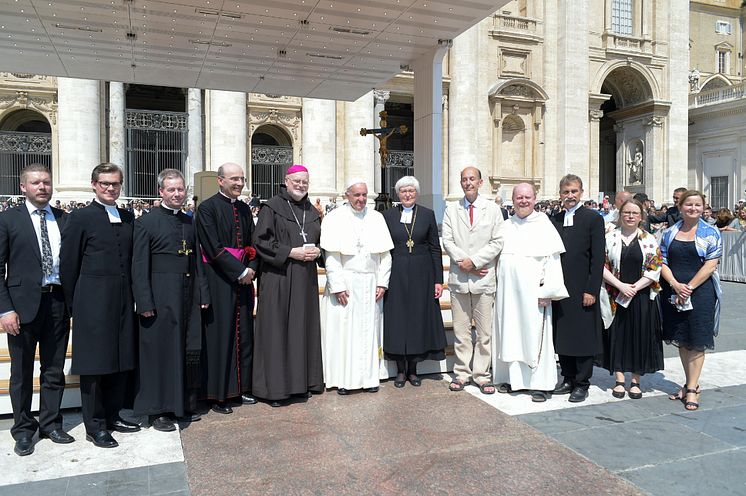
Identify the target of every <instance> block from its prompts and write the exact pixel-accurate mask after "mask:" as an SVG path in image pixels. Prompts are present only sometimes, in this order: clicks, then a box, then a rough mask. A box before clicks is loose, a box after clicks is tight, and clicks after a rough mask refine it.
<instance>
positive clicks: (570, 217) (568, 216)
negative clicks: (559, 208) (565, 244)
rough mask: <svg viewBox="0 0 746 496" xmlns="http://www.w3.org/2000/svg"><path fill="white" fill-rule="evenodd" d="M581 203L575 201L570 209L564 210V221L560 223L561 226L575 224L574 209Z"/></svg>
mask: <svg viewBox="0 0 746 496" xmlns="http://www.w3.org/2000/svg"><path fill="white" fill-rule="evenodd" d="M580 207H582V205H581V204H580V202H578V203H576V204H575V206H574V207H572V208H571V209H570V210H568V211H566V212H565V222H564V223H563V224H562V227H570V226H573V225H575V224H574V222H575V211H577V210H578V209H579V208H580Z"/></svg>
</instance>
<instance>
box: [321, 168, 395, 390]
mask: <svg viewBox="0 0 746 496" xmlns="http://www.w3.org/2000/svg"><path fill="white" fill-rule="evenodd" d="M345 196H346V197H347V204H346V205H345V206H344V207H341V208H337V209H334V210H332V211H331V212H329V214H327V216H326V217H325V218H324V221H323V222H322V223H321V248H322V249H323V250H324V257H325V263H326V289H325V291H324V297H323V299H322V301H321V347H322V348H321V349H322V353H321V354H322V357H323V363H324V381H325V382H326V387H327V388H337V392H338V393H339V394H347V393H348V391H349V390H351V389H363V390H365V391H366V392H369V393H375V392H377V391H378V386H379V381H380V379H381V378H387V377H388V372H387V370H386V366H385V361H384V360H383V295H384V293H385V292H386V288H388V284H389V276H390V274H391V254H390V253H389V250H391V249H392V248H393V247H394V243H393V242H392V241H391V235H390V234H389V230H388V228H387V227H386V221H385V220H384V218H383V216H382V215H381V214H380V213H379V212H376V211H375V210H373V209H372V208H368V207H367V206H366V203H367V200H368V187H367V186H366V184H365V182H363V181H362V180H358V179H352V180H351V181H349V182H348V186H347V190H346V192H345Z"/></svg>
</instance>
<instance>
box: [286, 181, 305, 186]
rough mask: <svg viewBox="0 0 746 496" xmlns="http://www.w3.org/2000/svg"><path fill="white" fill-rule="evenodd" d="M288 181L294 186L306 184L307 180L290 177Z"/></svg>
mask: <svg viewBox="0 0 746 496" xmlns="http://www.w3.org/2000/svg"><path fill="white" fill-rule="evenodd" d="M290 182H291V183H293V184H295V185H296V186H308V181H304V180H303V179H290Z"/></svg>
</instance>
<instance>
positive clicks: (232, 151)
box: [207, 90, 249, 187]
mask: <svg viewBox="0 0 746 496" xmlns="http://www.w3.org/2000/svg"><path fill="white" fill-rule="evenodd" d="M209 98H210V110H209V122H210V123H209V133H210V145H209V147H210V153H209V155H208V156H209V161H208V164H207V169H208V170H218V167H220V166H221V165H223V164H224V163H226V162H234V163H236V164H239V165H240V166H242V167H244V170H246V171H247V175H246V177H247V178H248V177H249V174H248V170H247V167H246V164H247V160H248V156H247V155H246V141H247V136H246V93H239V92H235V91H217V90H210V96H209ZM248 185H249V183H247V187H248Z"/></svg>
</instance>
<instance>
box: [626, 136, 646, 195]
mask: <svg viewBox="0 0 746 496" xmlns="http://www.w3.org/2000/svg"><path fill="white" fill-rule="evenodd" d="M644 167H645V165H644V163H643V157H642V144H641V143H638V144H637V146H635V154H634V156H633V157H632V159H631V160H629V161H628V162H627V168H628V169H629V181H628V183H627V184H629V185H635V184H642V178H643V172H644Z"/></svg>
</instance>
